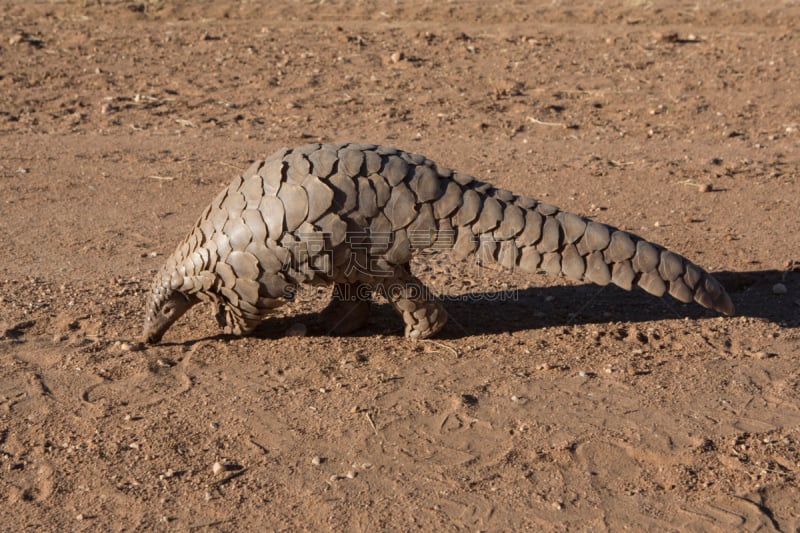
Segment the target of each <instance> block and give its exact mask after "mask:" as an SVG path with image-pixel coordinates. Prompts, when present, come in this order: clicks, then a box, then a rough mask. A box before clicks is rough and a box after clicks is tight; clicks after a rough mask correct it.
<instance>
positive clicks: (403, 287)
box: [144, 143, 734, 342]
mask: <svg viewBox="0 0 800 533" xmlns="http://www.w3.org/2000/svg"><path fill="white" fill-rule="evenodd" d="M423 249H433V250H434V251H438V250H452V252H453V254H452V255H453V256H454V257H455V258H457V259H461V258H466V257H469V256H477V257H478V258H479V259H480V261H481V262H482V263H491V262H496V263H499V264H500V265H501V266H503V267H506V268H509V269H516V270H519V271H522V272H527V273H531V274H533V273H537V272H546V273H548V274H551V275H564V276H566V277H568V278H571V279H575V280H579V281H581V280H585V281H591V282H593V283H597V284H600V285H605V284H607V283H614V284H616V285H618V286H620V287H622V288H624V289H628V290H630V289H632V288H633V287H640V288H642V289H644V290H645V291H647V292H649V293H651V294H654V295H656V296H662V295H664V294H667V293H668V294H670V295H672V296H673V297H675V298H677V299H678V300H680V301H682V302H691V301H695V302H697V303H699V304H700V305H702V306H704V307H708V308H711V309H715V310H717V311H720V312H722V313H725V314H732V313H733V311H734V309H733V303H732V302H731V299H730V297H729V296H728V294H727V293H726V292H725V290H724V289H723V288H722V286H721V285H720V284H719V283H718V282H717V281H716V280H715V279H714V278H713V277H712V276H711V275H710V274H708V272H706V271H705V270H703V269H701V268H700V267H698V266H697V265H695V264H693V263H692V262H690V261H689V260H687V259H686V258H684V257H682V256H680V255H678V254H676V253H674V252H671V251H669V250H666V249H664V248H663V247H661V246H659V245H657V244H654V243H650V242H647V241H646V240H644V239H642V238H641V237H638V236H636V235H633V234H630V233H628V232H625V231H621V230H618V229H616V228H613V227H610V226H607V225H605V224H602V223H600V222H597V221H594V220H590V219H587V218H583V217H580V216H578V215H574V214H572V213H568V212H565V211H562V210H560V209H559V208H557V207H555V206H552V205H547V204H544V203H541V202H539V201H537V200H534V199H532V198H528V197H525V196H520V195H516V194H514V193H512V192H510V191H506V190H503V189H497V188H495V187H493V186H492V185H490V184H488V183H483V182H480V181H478V180H476V179H475V178H473V177H472V176H469V175H466V174H462V173H459V172H454V171H452V170H450V169H448V168H445V167H442V166H439V165H437V164H435V163H434V162H433V161H430V160H429V159H426V158H425V157H424V156H421V155H417V154H412V153H408V152H403V151H401V150H396V149H394V148H387V147H382V146H375V145H359V144H351V143H329V144H319V143H314V144H307V145H304V146H300V147H297V148H295V149H291V150H290V149H286V148H284V149H281V150H278V151H277V152H275V153H274V154H273V155H271V156H270V157H268V158H267V159H266V160H264V161H257V162H256V163H254V164H253V165H252V166H251V167H250V168H249V169H247V170H246V171H245V172H244V174H242V175H241V176H239V177H238V178H236V179H235V180H234V181H233V182H232V183H231V184H230V185H229V186H228V188H227V189H225V190H224V191H222V192H221V193H220V194H219V195H218V196H217V197H216V198H215V199H214V200H213V201H212V202H211V204H210V205H209V206H208V207H206V209H205V210H204V211H203V213H202V214H201V216H200V218H199V219H198V221H197V223H196V224H195V226H194V228H192V230H191V231H190V232H189V234H188V235H187V237H186V238H185V239H184V240H183V242H181V244H180V245H179V246H178V247H177V249H176V250H175V252H173V254H172V255H170V256H169V258H168V259H167V261H166V263H165V265H164V267H163V268H162V269H161V271H160V272H159V273H158V275H157V276H156V279H155V282H154V284H153V290H152V291H151V293H150V297H149V299H148V302H147V310H146V316H145V328H144V334H145V339H146V340H147V341H148V342H157V341H158V340H160V339H161V337H162V335H163V334H164V332H165V331H166V330H167V329H168V328H169V327H170V326H171V325H172V324H173V323H174V322H175V320H177V319H178V318H179V317H180V316H181V315H182V314H183V313H185V312H186V311H187V310H188V309H189V308H190V307H192V306H193V305H195V304H196V303H198V302H201V301H206V302H211V303H212V304H215V305H217V307H218V309H219V313H218V319H219V321H220V323H221V324H222V325H223V326H224V327H225V328H226V330H228V331H230V332H232V333H236V334H246V333H249V332H251V331H252V330H253V329H254V328H255V327H256V326H257V325H258V323H259V321H260V320H261V319H262V318H263V317H264V316H266V315H267V314H268V313H269V312H270V311H271V310H272V309H274V308H275V307H277V306H279V305H282V304H283V303H284V302H285V301H286V300H291V299H292V298H293V296H294V292H295V289H296V287H297V286H298V285H300V284H319V283H323V284H329V285H330V284H335V290H334V298H333V299H332V301H331V304H330V305H329V306H328V308H327V309H326V311H325V313H324V318H325V319H326V320H327V321H328V323H329V324H330V325H331V326H332V329H331V331H335V332H339V333H347V332H350V331H354V330H355V329H358V328H360V327H362V326H363V325H364V324H366V323H367V320H368V318H369V299H370V294H369V293H370V292H372V290H375V292H377V293H378V294H381V295H383V296H385V297H386V298H388V299H389V301H390V302H391V303H392V305H393V306H394V307H395V309H396V310H397V311H398V313H400V314H401V316H402V317H403V320H404V322H405V324H406V335H407V336H409V337H420V338H424V337H428V336H431V335H434V334H435V333H436V332H438V331H439V330H440V329H441V328H442V327H443V326H444V324H445V321H446V319H447V315H446V313H445V312H444V309H443V308H442V307H441V305H439V304H438V303H437V302H436V300H435V299H434V298H432V296H431V295H430V293H429V292H428V291H427V289H425V288H424V286H423V285H422V283H421V282H420V281H419V280H418V279H417V278H416V277H414V276H413V275H412V274H411V272H410V271H409V269H408V263H409V261H410V260H411V258H412V256H413V255H414V254H415V253H418V252H419V251H420V250H423ZM345 289H346V290H345ZM360 292H361V293H362V294H361V295H360V296H359V293H360ZM337 293H341V294H345V293H346V294H350V298H349V299H344V298H337ZM331 320H332V323H331Z"/></svg>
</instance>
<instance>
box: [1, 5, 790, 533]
mask: <svg viewBox="0 0 800 533" xmlns="http://www.w3.org/2000/svg"><path fill="white" fill-rule="evenodd" d="M490 4H494V5H490ZM656 5H658V6H660V7H656ZM798 28H800V4H798V2H796V1H779V0H768V1H766V2H758V3H756V2H743V1H742V2H736V1H734V2H712V1H709V0H700V1H693V2H683V1H667V2H652V3H651V2H638V1H628V0H617V1H614V0H612V1H607V2H577V3H576V2H560V1H555V2H551V1H547V2H539V3H537V2H521V1H511V0H505V1H501V2H494V3H490V2H481V1H467V0H464V1H452V2H432V1H427V0H407V1H402V2H390V1H385V2H381V1H367V0H364V1H352V2H344V1H334V0H327V1H286V2H272V3H268V2H264V3H263V4H262V3H257V2H247V1H241V2H233V1H227V2H210V1H204V2H191V3H190V2H172V1H169V0H164V1H154V0H150V1H131V2H128V1H125V2H117V1H102V2H98V1H96V0H86V1H83V2H79V1H74V2H65V1H58V0H53V1H42V0H40V1H35V2H23V1H16V2H8V1H6V2H2V6H0V156H1V157H0V214H2V216H0V242H1V243H2V244H3V253H2V255H0V530H3V531H21V530H23V529H24V530H28V531H152V530H164V531H173V530H174V531H242V530H263V529H265V528H266V529H274V530H302V529H307V530H315V531H319V530H334V531H344V530H351V531H376V530H387V531H409V530H433V529H437V530H462V529H463V530H470V531H510V530H523V529H538V530H561V531H564V530H570V531H573V530H578V531H580V530H587V531H588V530H591V531H604V530H608V531H619V530H623V529H626V528H627V529H630V530H635V531H641V530H651V531H665V530H670V531H701V530H702V531H731V530H734V529H738V530H745V531H756V530H758V531H797V530H798V528H800V506H798V501H800V485H799V482H798V475H800V466H799V465H800V364H799V363H800V273H798V265H800V231H798V227H800V215H798V212H800V211H799V210H800V183H798V172H799V171H800V151H798V146H800V132H798V128H800V96H798V95H800V92H798V87H800V77H799V76H800V74H798V73H800V57H799V52H800V32H798ZM317 140H324V141H329V140H353V141H363V142H371V143H379V144H389V145H394V146H397V147H400V148H403V149H406V150H410V151H414V152H419V153H423V154H425V155H426V156H428V157H429V158H431V159H433V160H435V161H437V162H440V163H442V164H444V165H446V166H450V167H453V168H456V169H459V170H462V171H464V172H468V173H472V174H474V175H476V176H479V177H481V178H482V179H484V180H487V181H490V182H492V183H494V184H496V185H498V186H502V187H505V188H510V189H512V190H514V191H516V192H518V193H524V194H527V195H530V196H533V197H534V198H539V199H542V200H545V201H547V202H548V203H553V204H556V205H559V206H561V207H563V208H565V209H569V210H571V211H574V212H578V213H581V214H584V215H588V216H591V217H593V218H596V219H597V220H601V221H604V222H607V223H610V224H614V225H616V226H618V227H621V228H624V229H627V230H630V231H633V232H636V233H638V234H640V235H643V236H645V237H647V238H648V239H650V240H653V241H656V242H659V243H662V244H664V245H667V246H669V247H670V248H672V249H674V250H676V251H678V252H680V253H682V254H684V255H686V256H687V257H689V258H691V259H693V260H694V261H696V262H697V263H699V264H701V265H703V266H704V267H706V268H708V269H709V270H710V271H712V272H715V274H716V275H717V277H718V279H720V281H721V282H722V283H723V284H724V285H725V286H726V287H727V288H728V290H729V291H730V293H731V295H732V297H733V300H734V302H735V304H736V306H737V311H738V313H737V315H736V316H735V317H720V316H717V315H715V314H714V313H712V312H707V311H705V310H703V309H701V308H699V306H696V305H683V304H680V303H678V302H677V301H675V300H672V299H663V300H662V299H657V298H654V297H651V296H650V295H647V294H645V293H643V292H641V291H635V292H633V293H626V292H624V291H622V290H619V289H616V288H613V287H607V288H605V289H602V290H601V289H600V288H598V287H595V286H590V285H579V284H571V283H568V282H566V281H564V280H560V279H553V278H547V277H544V276H541V277H540V276H529V277H525V276H522V275H518V274H509V273H507V272H501V271H498V270H495V269H490V268H479V267H478V266H477V265H475V264H474V263H470V262H460V263H459V262H454V261H452V260H451V259H450V258H449V257H448V256H446V255H445V256H439V257H437V258H428V257H425V258H422V259H421V260H420V261H418V264H417V270H418V271H419V272H421V277H423V278H424V279H425V280H426V281H428V282H429V283H430V285H431V286H432V287H434V288H435V290H436V291H438V292H439V293H440V294H441V295H442V296H444V297H445V299H446V300H447V307H448V310H449V311H450V314H451V316H452V318H451V322H450V323H449V324H448V326H447V328H446V329H445V330H444V331H443V332H442V334H441V335H439V337H437V338H436V339H435V340H428V341H421V342H413V341H409V340H406V339H405V338H403V336H402V328H401V324H400V322H399V320H398V319H397V318H396V317H395V316H394V314H393V312H392V311H391V310H390V309H389V307H388V305H387V304H385V303H379V305H378V306H376V311H375V316H374V318H373V319H372V323H371V325H370V327H369V328H368V329H367V330H365V331H362V332H360V333H359V334H358V335H354V336H351V337H332V336H330V335H328V334H326V332H325V330H324V329H323V328H322V327H321V326H320V324H319V323H318V320H317V315H316V312H317V311H319V309H321V307H322V306H323V305H324V303H325V302H326V300H327V298H328V295H327V294H326V293H325V291H312V290H310V289H309V290H307V291H304V292H303V293H302V296H303V297H302V298H301V299H300V301H299V302H297V303H295V304H292V305H291V306H287V307H286V308H285V311H283V312H282V313H281V314H279V315H278V316H277V317H276V318H274V319H270V320H268V321H266V322H265V323H264V325H263V327H262V328H260V329H259V330H258V331H257V333H256V335H255V336H254V337H249V338H243V339H236V338H229V337H225V336H222V335H220V331H219V329H218V327H217V325H216V323H215V322H214V320H213V317H212V314H211V312H210V310H209V309H208V308H205V307H199V308H196V309H193V310H192V311H191V312H190V313H189V314H188V315H187V316H186V317H184V319H182V320H181V321H180V322H179V323H178V324H176V326H175V327H173V329H171V330H170V331H169V332H168V333H167V335H166V337H165V339H164V342H163V343H162V344H159V345H157V346H154V347H151V348H148V349H147V350H144V351H132V350H130V347H131V346H132V345H131V343H132V342H133V341H136V340H138V336H139V335H140V332H141V326H142V319H143V313H142V308H143V302H144V298H145V294H146V291H147V290H148V288H149V284H150V280H151V279H152V277H153V275H154V273H155V271H156V270H157V269H158V268H159V267H160V266H161V264H162V263H163V261H164V258H165V255H167V254H169V253H171V251H172V249H173V248H174V246H175V245H176V244H177V243H178V241H179V240H180V239H181V238H182V237H183V235H184V234H185V233H186V232H187V231H188V229H189V228H190V226H191V225H192V223H193V222H194V220H195V219H196V217H197V216H198V215H199V213H200V211H201V210H202V208H203V207H205V205H206V204H207V203H208V202H209V201H210V200H211V198H212V197H213V196H214V195H215V194H216V192H218V191H219V190H220V189H221V188H223V187H224V186H225V185H226V184H227V183H228V182H229V181H230V180H231V179H232V178H233V177H234V176H236V175H237V173H238V172H240V171H242V170H243V169H244V168H246V167H247V166H248V164H249V162H251V161H252V160H254V159H257V158H262V157H264V156H266V155H268V154H269V153H271V152H272V151H274V150H275V149H277V148H279V147H281V146H284V145H288V146H292V145H297V144H301V143H304V142H309V141H317ZM709 189H710V190H709ZM704 190H705V191H706V192H703V191H704ZM781 289H783V290H781ZM299 325H302V326H305V327H307V329H308V332H307V334H306V335H305V336H290V335H288V334H287V330H288V331H289V332H290V333H291V332H293V331H297V330H298V329H299V328H300V329H302V328H301V327H300V326H299ZM215 463H219V465H220V466H218V468H216V469H215V468H213V466H212V465H214V464H215Z"/></svg>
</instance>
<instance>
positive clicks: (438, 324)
mask: <svg viewBox="0 0 800 533" xmlns="http://www.w3.org/2000/svg"><path fill="white" fill-rule="evenodd" d="M376 288H377V291H378V293H379V294H381V295H382V296H383V297H385V298H386V299H387V300H389V303H391V304H392V306H393V307H394V309H395V311H397V313H398V314H399V315H400V316H402V317H403V322H405V325H406V330H405V335H406V337H409V338H412V339H427V338H428V337H431V336H433V335H435V334H436V333H438V332H439V331H440V330H441V329H442V328H443V327H444V325H445V323H447V312H446V311H445V310H444V308H443V307H442V305H441V304H440V303H439V302H438V301H436V299H435V298H434V296H433V293H431V291H430V289H428V288H427V287H426V286H425V285H423V283H422V282H421V281H420V280H419V279H418V278H417V277H416V276H414V275H413V274H411V270H410V269H409V266H408V264H404V265H396V266H395V267H394V268H393V270H392V273H391V275H389V276H386V277H381V278H379V281H378V283H377V287H376Z"/></svg>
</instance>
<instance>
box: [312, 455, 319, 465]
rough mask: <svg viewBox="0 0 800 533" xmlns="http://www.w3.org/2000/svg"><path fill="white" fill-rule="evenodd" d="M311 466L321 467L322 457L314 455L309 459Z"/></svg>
mask: <svg viewBox="0 0 800 533" xmlns="http://www.w3.org/2000/svg"><path fill="white" fill-rule="evenodd" d="M311 464H312V465H314V466H319V465H321V464H322V457H320V456H319V455H315V456H314V457H312V458H311Z"/></svg>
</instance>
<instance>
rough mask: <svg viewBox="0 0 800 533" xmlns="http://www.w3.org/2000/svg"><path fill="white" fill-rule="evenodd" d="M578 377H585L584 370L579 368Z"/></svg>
mask: <svg viewBox="0 0 800 533" xmlns="http://www.w3.org/2000/svg"><path fill="white" fill-rule="evenodd" d="M578 377H582V378H585V377H586V372H584V371H583V370H581V371H580V372H578Z"/></svg>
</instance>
